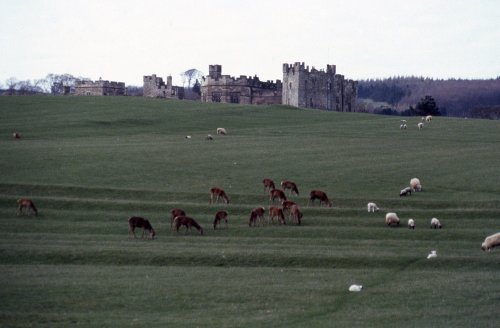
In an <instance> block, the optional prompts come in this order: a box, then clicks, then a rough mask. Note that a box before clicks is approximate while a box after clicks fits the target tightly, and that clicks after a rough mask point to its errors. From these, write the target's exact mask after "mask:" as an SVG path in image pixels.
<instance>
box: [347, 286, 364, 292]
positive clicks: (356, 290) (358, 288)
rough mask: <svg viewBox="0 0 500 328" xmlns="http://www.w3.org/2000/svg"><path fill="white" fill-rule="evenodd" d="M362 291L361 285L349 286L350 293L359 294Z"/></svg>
mask: <svg viewBox="0 0 500 328" xmlns="http://www.w3.org/2000/svg"><path fill="white" fill-rule="evenodd" d="M362 289H363V286H362V285H351V286H349V291H350V292H360V291H361V290H362Z"/></svg>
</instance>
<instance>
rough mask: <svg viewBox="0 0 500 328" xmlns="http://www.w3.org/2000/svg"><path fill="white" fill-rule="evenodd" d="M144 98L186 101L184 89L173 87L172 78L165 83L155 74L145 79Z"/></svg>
mask: <svg viewBox="0 0 500 328" xmlns="http://www.w3.org/2000/svg"><path fill="white" fill-rule="evenodd" d="M143 96H144V97H153V98H167V99H184V88H183V87H177V86H173V85H172V77H171V76H168V77H167V82H166V83H165V82H164V81H163V79H162V78H161V77H157V76H156V75H155V74H153V75H148V76H144V77H143Z"/></svg>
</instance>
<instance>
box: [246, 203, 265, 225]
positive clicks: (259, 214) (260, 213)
mask: <svg viewBox="0 0 500 328" xmlns="http://www.w3.org/2000/svg"><path fill="white" fill-rule="evenodd" d="M265 212H266V210H265V209H264V207H257V208H254V209H253V210H252V212H251V213H250V218H249V219H248V226H249V227H251V226H252V225H253V226H254V227H255V226H257V224H258V223H259V221H261V222H262V221H264V213H265Z"/></svg>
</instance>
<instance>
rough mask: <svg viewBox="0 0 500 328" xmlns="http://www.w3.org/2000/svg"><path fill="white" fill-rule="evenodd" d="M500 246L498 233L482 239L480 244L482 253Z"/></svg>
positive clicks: (499, 233) (499, 234)
mask: <svg viewBox="0 0 500 328" xmlns="http://www.w3.org/2000/svg"><path fill="white" fill-rule="evenodd" d="M496 246H500V232H497V233H496V234H494V235H491V236H488V237H486V238H485V239H484V242H483V243H482V244H481V249H482V250H483V251H488V252H489V251H491V249H492V248H494V247H496Z"/></svg>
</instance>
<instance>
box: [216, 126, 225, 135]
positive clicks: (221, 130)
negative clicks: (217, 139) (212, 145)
mask: <svg viewBox="0 0 500 328" xmlns="http://www.w3.org/2000/svg"><path fill="white" fill-rule="evenodd" d="M217 134H220V135H223V136H225V135H226V134H227V131H226V129H224V128H217Z"/></svg>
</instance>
